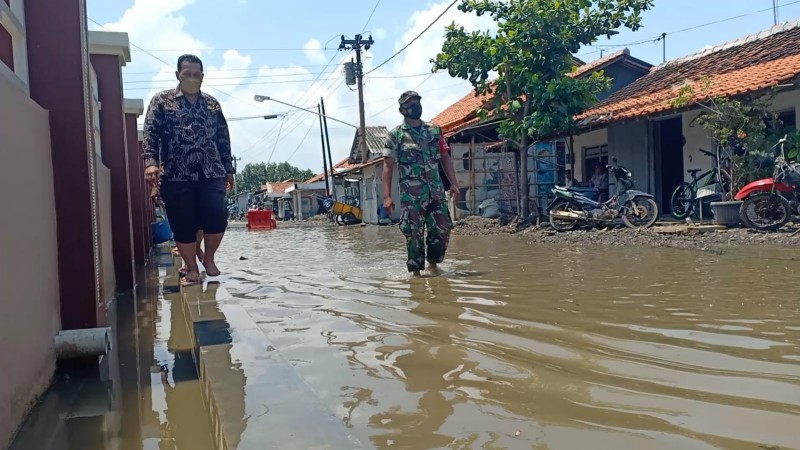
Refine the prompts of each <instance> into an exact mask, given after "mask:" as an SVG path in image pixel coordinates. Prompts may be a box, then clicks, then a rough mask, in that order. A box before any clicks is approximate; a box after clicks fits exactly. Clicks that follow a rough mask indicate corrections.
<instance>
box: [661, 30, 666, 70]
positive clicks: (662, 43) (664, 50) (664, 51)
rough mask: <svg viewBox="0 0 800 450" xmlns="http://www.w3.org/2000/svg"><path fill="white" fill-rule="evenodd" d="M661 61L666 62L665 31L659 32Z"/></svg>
mask: <svg viewBox="0 0 800 450" xmlns="http://www.w3.org/2000/svg"><path fill="white" fill-rule="evenodd" d="M661 62H662V63H665V62H667V33H661Z"/></svg>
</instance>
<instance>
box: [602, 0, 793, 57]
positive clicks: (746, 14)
mask: <svg viewBox="0 0 800 450" xmlns="http://www.w3.org/2000/svg"><path fill="white" fill-rule="evenodd" d="M798 3H800V0H794V1H791V2H789V3H785V4H783V5H780V6H777V8H778V9H780V8H783V7H786V6H791V5H795V4H798ZM770 11H773V8H772V7H769V8H764V9H759V10H758V11H752V12H749V13H744V14H739V15H736V16H731V17H726V18H724V19H719V20H715V21H712V22H706V23H702V24H699V25H693V26H691V27H687V28H681V29H679V30H674V31H670V32H667V33H662V34H660V35H658V36H654V37H652V38H649V39H642V40H640V41H634V42H629V43H627V44H594V45H591V47H603V48H615V47H632V46H635V45H641V44H647V43H650V42H652V43H657V42H660V41H661V40H663V39H664V38H665V37H667V36H671V35H674V34H679V33H685V32H687V31H693V30H697V29H700V28H705V27H710V26H713V25H719V24H721V23H725V22H730V21H731V20H736V19H743V18H745V17H750V16H754V15H757V14H761V13H765V12H770Z"/></svg>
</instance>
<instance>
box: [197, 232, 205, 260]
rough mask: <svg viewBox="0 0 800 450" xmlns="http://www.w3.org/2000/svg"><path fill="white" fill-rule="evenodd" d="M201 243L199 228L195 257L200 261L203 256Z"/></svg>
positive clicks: (201, 234)
mask: <svg viewBox="0 0 800 450" xmlns="http://www.w3.org/2000/svg"><path fill="white" fill-rule="evenodd" d="M202 243H203V230H199V231H198V232H197V252H196V253H197V259H198V260H199V261H200V262H202V261H203V258H204V256H203V247H202V245H201V244H202Z"/></svg>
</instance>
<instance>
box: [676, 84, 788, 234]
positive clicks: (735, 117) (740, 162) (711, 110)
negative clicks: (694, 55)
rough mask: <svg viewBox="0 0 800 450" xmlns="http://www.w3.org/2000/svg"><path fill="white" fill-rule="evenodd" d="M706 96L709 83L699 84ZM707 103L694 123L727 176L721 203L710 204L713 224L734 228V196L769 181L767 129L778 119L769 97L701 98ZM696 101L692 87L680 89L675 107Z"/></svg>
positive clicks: (737, 205) (736, 209)
mask: <svg viewBox="0 0 800 450" xmlns="http://www.w3.org/2000/svg"><path fill="white" fill-rule="evenodd" d="M701 83H702V86H703V88H704V90H705V92H706V94H707V93H708V92H709V91H710V86H711V82H710V80H709V79H704V80H701ZM702 97H705V98H707V100H705V101H702V102H697V105H698V106H700V107H701V108H702V109H703V111H702V112H701V113H700V115H699V116H697V118H696V119H695V120H694V123H697V124H698V125H699V126H701V127H702V128H703V129H705V130H708V132H709V133H710V134H711V137H712V139H713V140H714V143H715V146H716V147H717V155H718V159H719V161H721V162H724V163H723V164H721V166H722V167H721V169H722V170H724V171H725V172H727V175H728V179H727V180H726V181H725V182H723V187H724V192H723V193H722V199H721V201H717V202H712V203H711V210H712V212H713V214H714V223H716V224H718V225H725V226H735V225H738V224H739V223H740V220H741V219H740V216H739V208H740V207H741V204H742V202H741V201H737V200H735V197H736V193H737V192H738V191H739V189H741V188H742V187H743V186H744V185H745V184H747V183H749V182H751V181H753V180H756V179H759V178H765V177H769V176H770V175H771V173H772V167H773V162H774V155H770V154H769V148H770V147H771V144H770V143H769V137H768V131H769V129H770V128H771V127H770V126H768V124H769V123H770V122H774V121H776V120H777V118H776V117H775V116H774V114H771V113H770V112H769V111H768V110H767V106H768V104H769V99H770V98H772V96H768V97H762V98H755V97H742V98H735V99H734V98H729V97H714V96H711V95H703V96H702ZM694 98H695V95H694V91H693V89H692V87H691V85H687V86H684V87H683V88H681V89H680V92H679V96H678V99H676V101H675V102H674V103H675V106H686V105H688V104H689V103H690V102H691V101H692V100H693V99H694Z"/></svg>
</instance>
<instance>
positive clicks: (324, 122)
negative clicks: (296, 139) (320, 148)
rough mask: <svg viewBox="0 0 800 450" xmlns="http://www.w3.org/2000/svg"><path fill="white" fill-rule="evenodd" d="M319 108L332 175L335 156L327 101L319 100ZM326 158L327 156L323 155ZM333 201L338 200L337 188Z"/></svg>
mask: <svg viewBox="0 0 800 450" xmlns="http://www.w3.org/2000/svg"><path fill="white" fill-rule="evenodd" d="M319 106H320V108H321V110H322V116H321V117H322V126H323V128H325V145H326V146H327V147H328V164H330V166H331V173H332V172H333V156H331V135H330V133H328V116H326V115H325V99H324V98H322V97H320V98H319ZM322 157H323V158H324V157H325V155H322ZM333 199H334V200H336V188H335V187H334V189H333Z"/></svg>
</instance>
